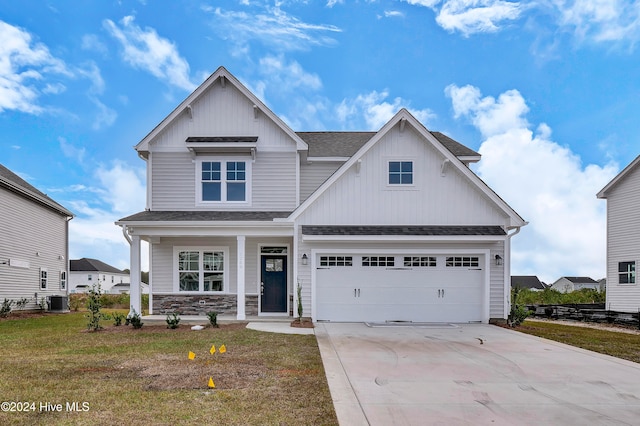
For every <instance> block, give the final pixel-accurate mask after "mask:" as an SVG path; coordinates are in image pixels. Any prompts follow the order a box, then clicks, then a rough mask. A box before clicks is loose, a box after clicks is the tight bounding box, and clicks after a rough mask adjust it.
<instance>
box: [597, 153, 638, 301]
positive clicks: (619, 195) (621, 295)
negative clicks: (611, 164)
mask: <svg viewBox="0 0 640 426" xmlns="http://www.w3.org/2000/svg"><path fill="white" fill-rule="evenodd" d="M598 198H603V199H606V200H607V296H606V306H607V309H610V310H612V311H622V312H638V310H640V287H639V286H638V281H637V279H636V267H637V264H638V262H640V232H638V230H640V156H638V157H636V159H635V160H633V161H632V162H631V164H629V165H628V166H627V167H625V168H624V170H622V171H621V172H620V173H619V174H618V175H617V176H616V177H615V178H613V180H612V181H611V182H609V183H608V184H607V186H605V187H604V188H602V190H601V191H600V192H598Z"/></svg>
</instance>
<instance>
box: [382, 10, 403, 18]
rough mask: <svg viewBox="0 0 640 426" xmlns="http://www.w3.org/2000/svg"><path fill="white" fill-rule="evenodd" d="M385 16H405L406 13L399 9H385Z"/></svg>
mask: <svg viewBox="0 0 640 426" xmlns="http://www.w3.org/2000/svg"><path fill="white" fill-rule="evenodd" d="M384 17H385V18H404V13H402V12H400V11H399V10H385V11H384Z"/></svg>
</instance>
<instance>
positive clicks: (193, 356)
mask: <svg viewBox="0 0 640 426" xmlns="http://www.w3.org/2000/svg"><path fill="white" fill-rule="evenodd" d="M189 359H196V354H194V353H193V352H191V351H189Z"/></svg>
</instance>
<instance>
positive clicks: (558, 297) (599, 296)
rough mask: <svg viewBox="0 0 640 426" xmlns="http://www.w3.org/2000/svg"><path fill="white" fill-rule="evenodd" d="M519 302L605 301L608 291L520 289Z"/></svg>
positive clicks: (543, 303)
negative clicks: (568, 291) (567, 291)
mask: <svg viewBox="0 0 640 426" xmlns="http://www.w3.org/2000/svg"><path fill="white" fill-rule="evenodd" d="M519 290H520V293H519V295H518V303H519V304H521V305H564V304H570V303H580V304H582V303H604V302H605V298H606V293H605V292H604V291H602V292H600V291H598V290H592V289H588V288H583V289H582V290H576V291H572V292H571V293H561V292H559V291H558V290H555V289H552V288H545V289H544V290H542V291H533V290H530V289H528V288H524V289H519Z"/></svg>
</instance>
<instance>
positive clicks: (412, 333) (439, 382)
mask: <svg viewBox="0 0 640 426" xmlns="http://www.w3.org/2000/svg"><path fill="white" fill-rule="evenodd" d="M315 331H316V337H317V339H318V345H319V347H320V352H321V354H322V360H323V363H324V367H325V371H326V375H327V379H328V382H329V388H330V390H331V396H332V398H333V401H334V406H335V409H336V413H337V415H338V419H339V422H340V424H341V425H349V426H351V425H447V426H448V425H489V424H490V425H637V424H639V423H640V364H636V363H633V362H629V361H624V360H620V359H617V358H613V357H609V356H606V355H600V354H597V353H594V352H590V351H586V350H582V349H578V348H574V347H571V346H567V345H563V344H561V343H556V342H552V341H549V340H545V339H540V338H537V337H534V336H529V335H525V334H522V333H518V332H515V331H512V330H506V329H503V328H500V327H496V326H492V325H485V324H473V325H460V326H457V325H456V326H452V325H444V324H443V325H424V326H390V327H375V326H374V327H369V326H367V325H365V324H358V323H324V324H323V323H320V324H317V325H316V329H315Z"/></svg>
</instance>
